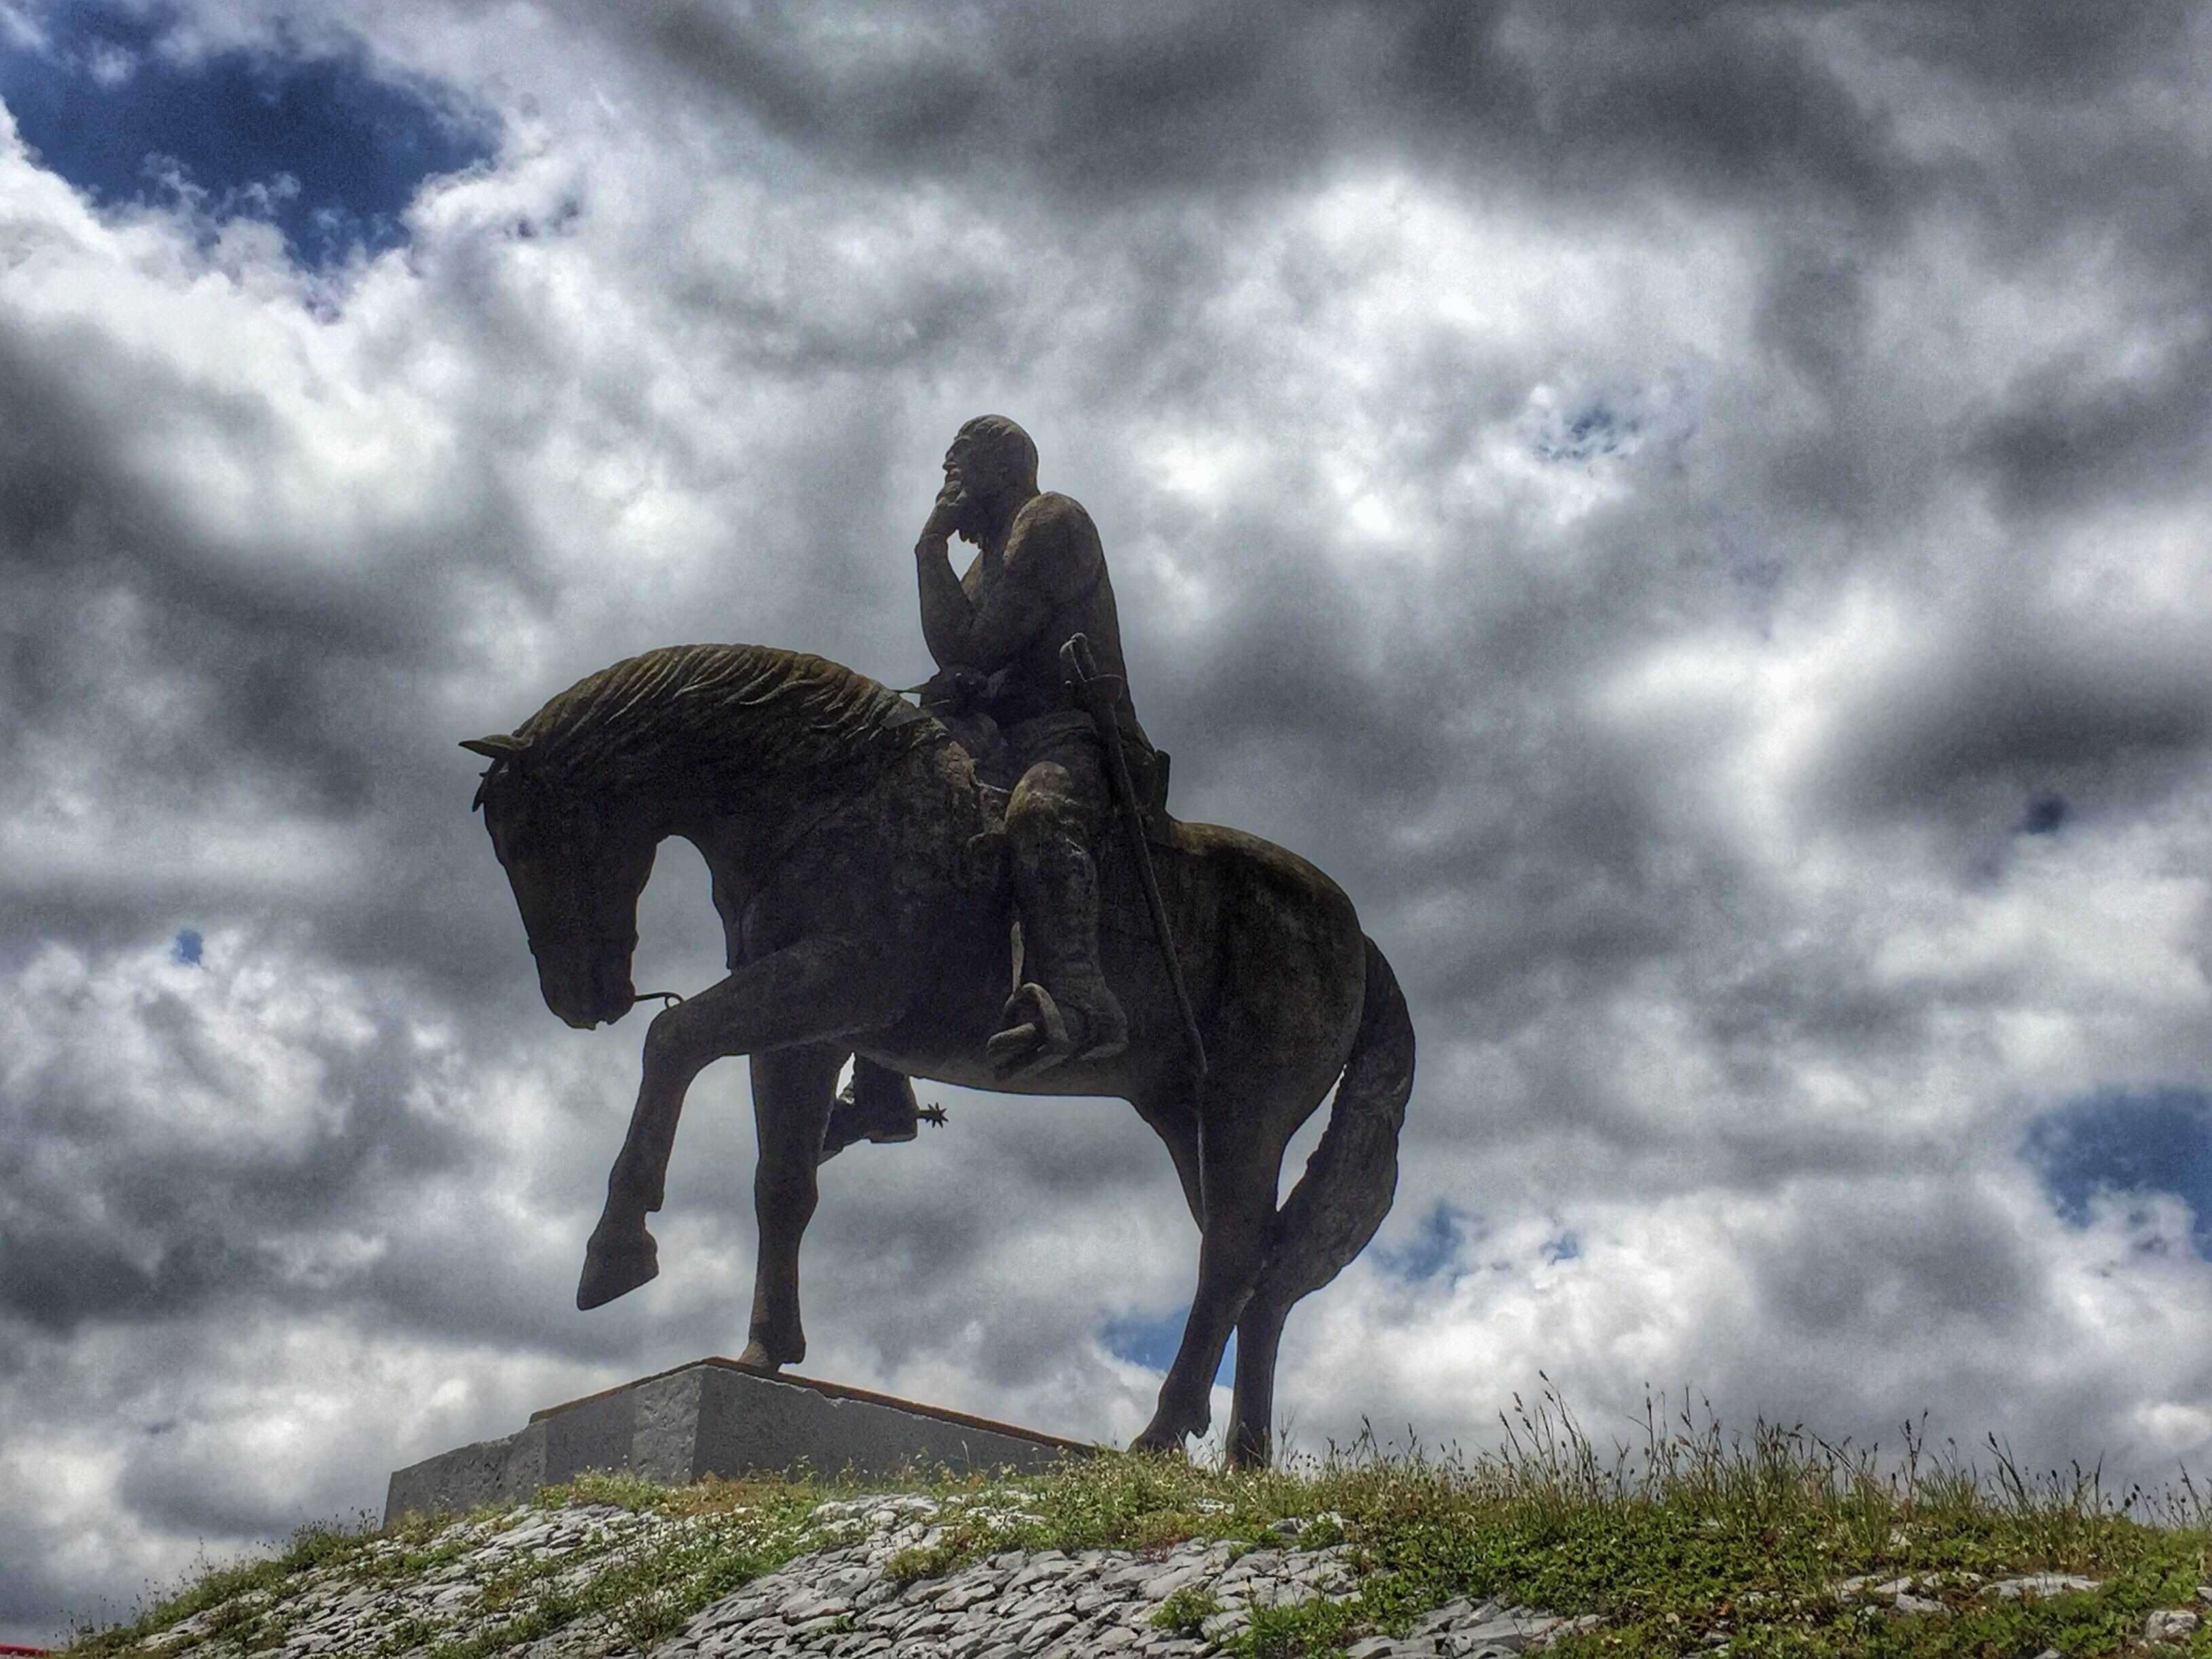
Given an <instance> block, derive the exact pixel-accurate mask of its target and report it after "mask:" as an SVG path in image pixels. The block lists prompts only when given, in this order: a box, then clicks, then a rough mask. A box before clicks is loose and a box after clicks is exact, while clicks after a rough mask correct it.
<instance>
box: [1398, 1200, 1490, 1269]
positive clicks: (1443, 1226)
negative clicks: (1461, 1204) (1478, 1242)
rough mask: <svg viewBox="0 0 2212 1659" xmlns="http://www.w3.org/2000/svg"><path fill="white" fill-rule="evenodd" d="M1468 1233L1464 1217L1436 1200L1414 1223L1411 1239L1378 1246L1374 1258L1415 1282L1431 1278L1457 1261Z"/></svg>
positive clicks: (1466, 1218)
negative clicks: (1382, 1246) (1398, 1243)
mask: <svg viewBox="0 0 2212 1659" xmlns="http://www.w3.org/2000/svg"><path fill="white" fill-rule="evenodd" d="M1467 1237H1468V1217H1467V1216H1466V1215H1464V1214H1463V1213H1462V1212H1460V1211H1458V1210H1455V1209H1454V1208H1452V1206H1450V1205H1449V1204H1444V1203H1441V1202H1440V1203H1438V1204H1437V1205H1435V1206H1432V1207H1431V1209H1430V1211H1429V1212H1428V1213H1427V1214H1426V1215H1425V1216H1423V1217H1422V1218H1420V1220H1419V1223H1418V1224H1416V1225H1415V1228H1414V1231H1413V1238H1412V1239H1411V1241H1409V1242H1408V1243H1404V1244H1401V1245H1398V1246H1396V1247H1395V1248H1394V1249H1381V1248H1378V1249H1376V1252H1375V1255H1376V1263H1377V1264H1378V1265H1379V1266H1381V1267H1383V1268H1384V1269H1385V1270H1387V1271H1388V1272H1390V1273H1395V1274H1396V1275H1397V1276H1398V1277H1399V1278H1401V1279H1413V1280H1414V1281H1415V1282H1417V1283H1418V1282H1419V1281H1420V1280H1422V1279H1434V1278H1435V1277H1436V1276H1437V1274H1438V1273H1443V1271H1444V1270H1445V1269H1446V1268H1448V1267H1451V1266H1452V1265H1453V1264H1454V1263H1455V1262H1456V1261H1458V1260H1459V1254H1460V1249H1461V1247H1462V1245H1463V1244H1464V1243H1466V1242H1467Z"/></svg>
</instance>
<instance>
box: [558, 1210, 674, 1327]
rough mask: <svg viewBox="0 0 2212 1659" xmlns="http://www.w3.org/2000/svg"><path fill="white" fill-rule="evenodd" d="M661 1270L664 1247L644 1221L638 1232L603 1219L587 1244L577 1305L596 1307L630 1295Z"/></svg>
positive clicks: (638, 1227) (577, 1286) (577, 1287)
mask: <svg viewBox="0 0 2212 1659" xmlns="http://www.w3.org/2000/svg"><path fill="white" fill-rule="evenodd" d="M659 1273H660V1247H659V1245H658V1244H655V1243H653V1235H652V1234H651V1233H649V1232H647V1231H646V1230H645V1227H644V1225H642V1224H640V1225H638V1226H637V1227H636V1229H635V1231H632V1230H630V1229H629V1228H619V1229H611V1228H610V1227H609V1226H608V1225H607V1223H605V1222H604V1221H602V1222H601V1223H599V1226H598V1227H597V1228H595V1229H593V1231H592V1238H591V1243H588V1244H586V1245H585V1246H584V1276H583V1278H582V1279H579V1280H578V1281H577V1284H576V1305H577V1306H578V1307H579V1308H596V1307H598V1306H599V1305H600V1304H602V1303H607V1302H611V1301H613V1300H614V1299H615V1298H616V1297H618V1296H627V1295H629V1293H630V1292H631V1291H634V1290H635V1289H636V1288H637V1287H638V1286H639V1285H643V1284H645V1283H647V1281H648V1280H651V1279H655V1278H658V1277H659Z"/></svg>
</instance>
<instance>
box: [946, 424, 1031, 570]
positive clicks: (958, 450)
mask: <svg viewBox="0 0 2212 1659" xmlns="http://www.w3.org/2000/svg"><path fill="white" fill-rule="evenodd" d="M1036 470H1037V453H1036V445H1035V444H1033V443H1031V442H1030V435H1029V434H1028V433H1026V432H1024V431H1023V430H1022V429H1021V428H1019V427H1018V426H1016V425H1015V424H1014V423H1013V422H1012V421H1010V420H1008V419H1007V418H1006V416H1003V415H978V416H976V417H975V419H974V420H972V421H970V422H968V423H967V424H966V425H965V426H963V427H962V428H960V430H959V433H958V434H957V435H956V436H955V437H954V438H953V440H952V447H951V448H950V449H948V450H946V451H945V478H946V480H947V481H948V482H954V481H957V483H959V485H960V488H961V491H962V493H963V495H965V496H966V498H967V509H968V510H967V511H966V512H963V513H962V515H961V523H960V526H959V530H960V533H961V534H962V535H963V536H967V537H969V538H970V539H971V540H973V539H975V532H980V531H982V530H985V529H987V528H990V527H992V526H993V525H994V523H996V522H998V521H1000V520H1005V519H1007V518H1010V517H1011V516H1012V510H1013V509H1014V508H1015V507H1018V506H1020V505H1021V504H1022V503H1023V502H1024V501H1027V500H1029V498H1030V496H1032V495H1036V493H1037V485H1036Z"/></svg>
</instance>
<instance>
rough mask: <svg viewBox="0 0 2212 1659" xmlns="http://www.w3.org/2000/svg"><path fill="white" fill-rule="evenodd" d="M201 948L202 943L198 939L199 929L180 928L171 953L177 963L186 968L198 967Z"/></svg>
mask: <svg viewBox="0 0 2212 1659" xmlns="http://www.w3.org/2000/svg"><path fill="white" fill-rule="evenodd" d="M201 948H202V941H201V939H200V934H199V929H197V927H181V928H179V929H178V930H177V938H176V942H175V945H174V946H173V953H174V955H175V957H176V958H177V960H178V961H179V962H181V963H184V965H185V967H187V968H197V967H198V966H199V965H200V951H201Z"/></svg>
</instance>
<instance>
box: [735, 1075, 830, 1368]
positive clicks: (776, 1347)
mask: <svg viewBox="0 0 2212 1659" xmlns="http://www.w3.org/2000/svg"><path fill="white" fill-rule="evenodd" d="M847 1052H848V1051H847V1050H846V1049H845V1048H842V1047H841V1046H839V1045H837V1044H835V1043H808V1044H805V1045H804V1046H802V1047H799V1048H776V1049H772V1050H770V1051H769V1052H768V1053H766V1054H755V1055H754V1056H753V1060H752V1066H753V1124H754V1128H755V1130H756V1132H757V1134H758V1137H759V1140H760V1161H759V1163H758V1164H756V1165H755V1166H754V1170H753V1214H754V1217H755V1218H756V1219H757V1221H758V1223H759V1226H760V1254H759V1255H758V1257H757V1260H756V1261H755V1262H754V1266H753V1316H752V1324H751V1328H750V1331H749V1332H748V1335H749V1336H750V1339H751V1340H749V1341H748V1342H747V1343H746V1344H745V1351H744V1352H743V1353H742V1354H740V1355H738V1362H739V1363H740V1364H746V1365H760V1366H764V1367H766V1368H767V1369H769V1370H774V1369H775V1368H776V1367H777V1366H779V1365H788V1364H794V1363H796V1362H797V1361H799V1360H801V1359H804V1358H806V1333H805V1330H804V1329H802V1328H800V1325H799V1238H800V1237H801V1235H803V1234H804V1233H805V1231H806V1224H807V1222H808V1221H809V1220H810V1219H811V1218H812V1217H813V1214H814V1206H815V1201H816V1200H817V1196H818V1191H819V1189H818V1188H817V1186H816V1184H815V1175H814V1170H815V1167H816V1165H817V1164H818V1163H819V1162H820V1161H821V1159H820V1152H821V1147H822V1136H823V1130H824V1129H825V1128H826V1127H828V1125H829V1113H830V1109H831V1107H832V1105H833V1103H834V1099H835V1091H836V1087H837V1073H838V1071H839V1070H840V1069H841V1068H842V1066H843V1065H844V1063H845V1055H846V1054H847Z"/></svg>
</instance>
